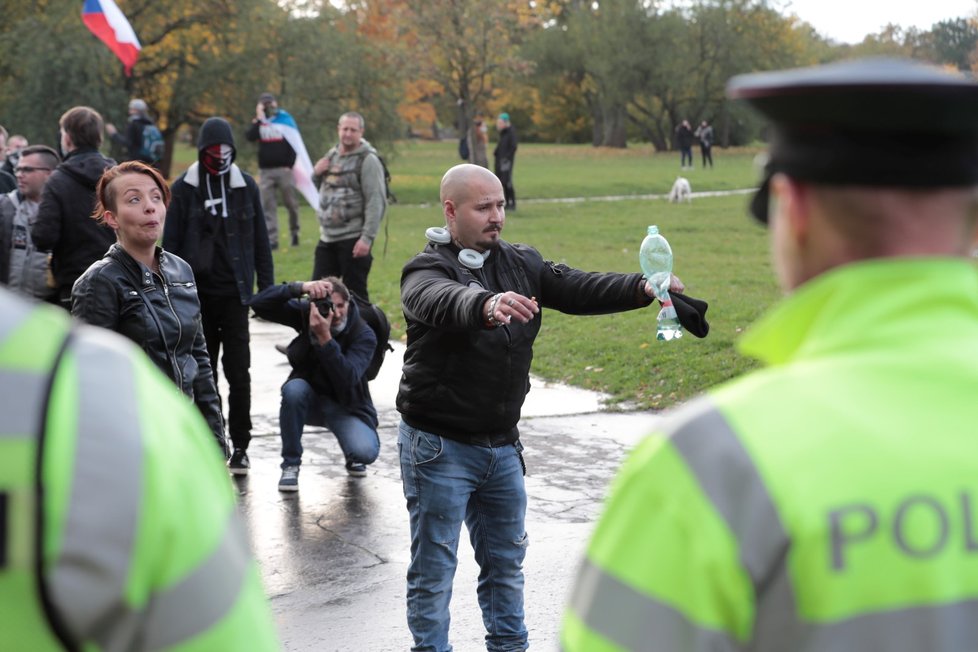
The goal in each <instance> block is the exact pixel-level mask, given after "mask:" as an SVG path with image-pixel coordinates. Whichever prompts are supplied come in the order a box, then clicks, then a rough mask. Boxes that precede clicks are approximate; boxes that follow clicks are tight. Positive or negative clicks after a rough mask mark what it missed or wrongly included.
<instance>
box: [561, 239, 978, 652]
mask: <svg viewBox="0 0 978 652" xmlns="http://www.w3.org/2000/svg"><path fill="white" fill-rule="evenodd" d="M741 349H742V350H743V351H744V352H745V353H747V354H749V355H753V356H756V357H758V358H760V359H761V360H762V361H763V362H764V363H766V365H767V368H765V369H763V370H761V371H758V372H756V373H752V374H749V375H747V376H745V377H744V378H741V379H739V380H735V381H733V382H731V383H729V384H727V385H725V386H722V387H720V388H718V389H717V390H715V391H713V392H710V393H709V394H708V395H707V397H705V398H704V399H702V400H699V401H697V402H695V403H693V404H691V405H689V406H687V407H685V408H684V409H681V410H679V411H678V412H677V413H675V414H673V415H671V416H669V417H668V418H667V419H665V420H664V427H663V428H662V430H661V432H658V433H656V434H654V435H653V436H652V437H650V438H649V439H647V440H646V441H644V442H643V443H642V444H640V445H639V446H638V447H637V448H636V450H635V451H634V452H633V453H632V455H631V456H630V458H629V460H628V461H627V463H626V465H625V466H624V468H623V469H622V472H621V474H620V476H619V477H618V478H617V480H616V482H615V484H614V486H613V488H612V492H611V495H610V498H609V501H608V504H607V507H606V511H605V514H604V516H603V517H602V519H601V520H600V522H599V524H598V527H597V529H596V531H595V534H594V538H593V540H592V541H591V543H590V546H589V549H588V552H587V559H586V561H585V563H584V565H583V567H582V570H581V575H580V577H579V578H578V583H577V588H576V590H575V592H574V594H573V596H572V599H571V605H570V608H569V610H568V613H567V615H566V618H565V621H564V628H563V633H562V642H563V646H564V649H565V650H567V651H568V652H571V651H575V650H588V651H589V652H601V651H603V650H627V649H641V650H669V651H673V652H675V651H684V650H689V651H693V650H757V651H768V650H771V651H773V650H805V651H809V650H860V651H862V650H887V651H889V652H892V651H900V650H907V651H910V650H915V651H916V650H928V651H929V652H945V651H947V652H950V651H952V650H955V651H958V650H978V473H976V461H975V460H976V452H978V400H976V399H975V390H976V388H978V274H976V271H975V269H974V267H973V265H972V264H971V263H970V262H968V261H964V260H953V259H924V258H920V259H887V260H877V261H871V262H863V263H859V264H853V265H848V266H845V267H842V268H838V269H836V270H833V271H831V272H829V273H827V274H824V275H823V276H821V277H819V278H817V279H815V280H813V281H811V282H809V283H807V284H806V285H804V286H803V287H801V288H799V290H798V291H797V292H796V294H795V295H794V296H792V297H790V298H788V299H787V300H786V301H784V302H782V303H781V304H780V305H779V306H778V307H776V308H775V309H774V310H773V311H772V312H771V313H770V314H768V315H767V316H766V317H765V318H763V319H762V320H760V321H759V322H758V324H756V326H755V327H754V328H752V330H751V332H750V333H749V334H748V335H747V336H746V337H745V338H744V340H743V341H742V343H741Z"/></svg>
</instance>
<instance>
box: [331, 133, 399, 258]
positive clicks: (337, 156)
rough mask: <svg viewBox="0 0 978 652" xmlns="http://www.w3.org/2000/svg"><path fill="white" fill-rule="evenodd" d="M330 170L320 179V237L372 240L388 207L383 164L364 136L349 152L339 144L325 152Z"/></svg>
mask: <svg viewBox="0 0 978 652" xmlns="http://www.w3.org/2000/svg"><path fill="white" fill-rule="evenodd" d="M326 158H328V159H329V170H328V171H327V172H326V174H324V175H322V177H320V178H319V179H317V180H316V181H317V182H318V183H319V208H320V210H319V211H318V215H319V239H320V240H321V241H322V242H341V241H343V240H352V239H354V238H361V239H363V240H366V241H367V242H370V243H373V241H374V239H375V238H376V237H377V231H378V230H379V229H380V222H381V220H383V219H384V212H385V211H386V210H387V191H386V182H385V181H384V166H383V165H382V164H381V162H380V159H379V158H378V157H377V150H376V149H374V147H373V145H371V144H370V143H369V142H367V140H366V139H361V141H360V146H359V147H357V148H356V149H355V150H353V151H352V152H350V153H349V154H341V153H340V149H339V145H337V146H335V147H333V148H332V149H330V150H329V151H328V152H326Z"/></svg>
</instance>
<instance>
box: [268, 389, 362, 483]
mask: <svg viewBox="0 0 978 652" xmlns="http://www.w3.org/2000/svg"><path fill="white" fill-rule="evenodd" d="M279 425H280V427H281V428H282V468H285V467H286V466H298V465H299V464H300V463H301V462H302V429H303V428H304V427H305V426H307V425H308V426H320V427H324V428H329V429H330V431H331V432H332V433H333V434H334V435H335V436H336V441H337V442H339V444H340V448H341V449H342V450H343V455H344V456H345V457H346V461H347V462H352V463H359V464H370V463H372V462H373V461H374V460H376V459H377V455H378V454H380V438H379V437H378V436H377V431H376V430H374V429H373V428H372V427H371V426H370V425H368V424H367V423H365V422H364V421H363V420H361V419H359V418H358V417H356V416H354V415H353V414H351V413H350V412H349V411H348V410H347V409H346V408H344V407H343V406H342V405H340V404H339V403H337V402H336V401H335V400H333V399H332V398H331V397H329V396H324V395H322V394H317V393H316V392H315V391H313V389H312V386H310V385H309V383H307V382H306V381H305V380H303V379H301V378H293V379H292V380H290V381H288V382H287V383H285V384H284V385H282V406H281V408H280V409H279Z"/></svg>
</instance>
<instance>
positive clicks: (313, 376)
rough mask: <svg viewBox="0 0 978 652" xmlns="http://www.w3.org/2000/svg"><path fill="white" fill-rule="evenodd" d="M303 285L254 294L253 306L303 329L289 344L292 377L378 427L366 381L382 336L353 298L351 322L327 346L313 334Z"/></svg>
mask: <svg viewBox="0 0 978 652" xmlns="http://www.w3.org/2000/svg"><path fill="white" fill-rule="evenodd" d="M301 295H302V283H301V282H296V283H289V284H281V285H273V286H272V287H269V288H266V289H265V290H263V291H261V292H259V293H258V294H256V295H255V298H254V299H252V301H251V307H252V308H253V309H254V311H255V314H256V315H258V316H259V317H261V318H262V319H267V320H268V321H273V322H276V323H278V324H284V325H285V326H291V327H292V328H294V329H295V330H297V331H298V332H299V334H298V336H296V337H295V339H293V340H292V342H290V343H289V349H288V357H289V364H290V365H292V373H291V374H289V380H292V379H293V378H301V379H303V380H305V381H306V382H307V383H309V385H310V386H311V387H312V388H313V390H314V391H315V392H316V393H317V394H322V395H323V396H329V397H331V398H333V399H334V400H335V401H336V402H338V403H339V404H340V405H342V406H343V407H345V408H346V409H347V410H349V412H350V413H351V414H353V415H354V416H355V417H357V418H358V419H360V420H361V421H363V422H364V423H366V424H367V425H368V426H370V427H371V428H374V429H376V428H377V410H376V408H374V402H373V399H371V398H370V388H369V387H368V385H367V376H366V373H367V366H369V365H370V360H371V359H372V358H373V354H374V349H375V348H376V345H377V336H376V335H374V332H373V330H371V328H370V326H368V325H367V324H366V322H364V321H363V319H362V318H361V317H360V310H359V308H358V307H357V304H356V302H355V301H350V303H349V306H350V307H349V312H347V318H346V326H345V327H344V328H343V331H342V332H340V333H334V334H333V338H332V339H331V340H330V341H329V342H327V343H326V344H325V345H323V346H320V345H319V344H316V343H315V342H314V340H313V339H312V337H311V335H310V333H309V301H308V300H307V299H300V298H299V297H300V296H301Z"/></svg>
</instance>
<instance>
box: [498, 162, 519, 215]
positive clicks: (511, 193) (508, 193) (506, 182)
mask: <svg viewBox="0 0 978 652" xmlns="http://www.w3.org/2000/svg"><path fill="white" fill-rule="evenodd" d="M503 167H506V168H507V169H506V170H505V171H503V170H502V169H501V168H503ZM495 172H496V176H497V177H499V183H501V184H503V197H505V198H506V208H508V209H511V210H516V188H514V187H513V164H512V163H509V164H508V165H507V164H502V165H499V166H497V167H496V170H495Z"/></svg>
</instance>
